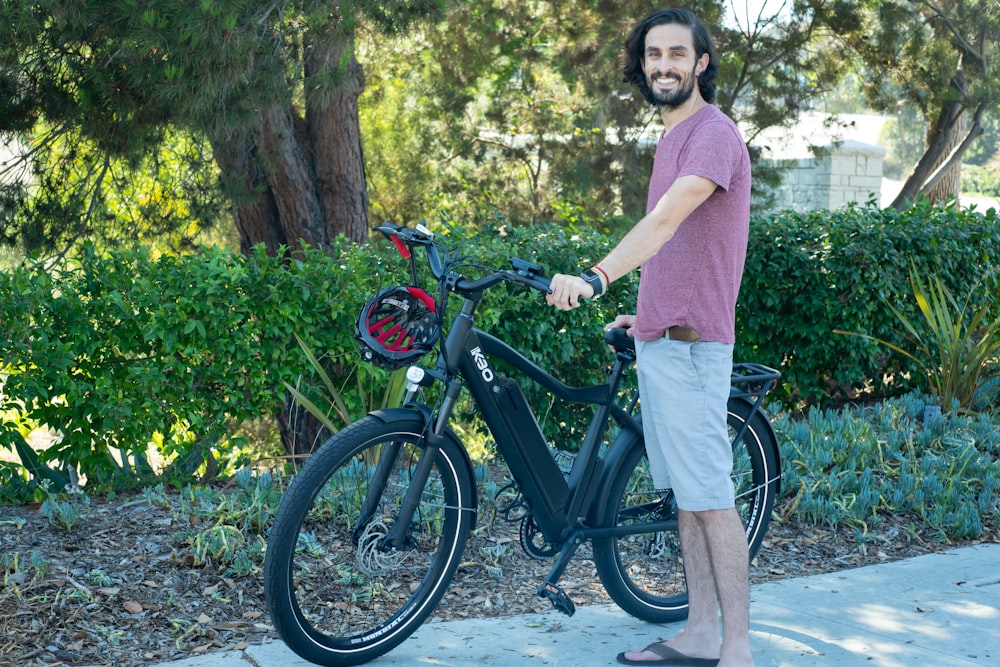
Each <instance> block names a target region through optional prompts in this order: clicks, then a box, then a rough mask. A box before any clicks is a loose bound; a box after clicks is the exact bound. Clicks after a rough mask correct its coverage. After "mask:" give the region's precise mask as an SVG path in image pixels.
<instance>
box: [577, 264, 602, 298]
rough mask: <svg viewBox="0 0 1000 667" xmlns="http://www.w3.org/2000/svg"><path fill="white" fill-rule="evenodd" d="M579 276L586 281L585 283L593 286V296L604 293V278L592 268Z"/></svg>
mask: <svg viewBox="0 0 1000 667" xmlns="http://www.w3.org/2000/svg"><path fill="white" fill-rule="evenodd" d="M580 277H581V278H583V279H584V280H585V281H587V284H588V285H590V286H591V287H593V288H594V296H593V298H595V299H596V298H597V297H599V296H601V295H602V294H604V279H603V278H602V277H601V276H600V275H599V274H598V273H597V271H594V270H593V269H587V270H586V271H584V272H583V273H581V274H580Z"/></svg>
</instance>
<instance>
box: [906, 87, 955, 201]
mask: <svg viewBox="0 0 1000 667" xmlns="http://www.w3.org/2000/svg"><path fill="white" fill-rule="evenodd" d="M951 86H952V88H954V89H955V92H956V93H957V99H955V100H954V101H952V102H949V103H948V104H946V105H945V106H944V107H943V108H942V109H941V112H940V113H939V114H938V116H937V118H935V119H934V121H933V122H932V123H931V126H930V128H929V129H928V131H927V149H926V150H925V151H924V154H923V155H922V156H920V161H919V162H917V166H916V167H915V168H914V169H913V173H912V174H910V176H909V178H907V179H906V182H905V183H903V187H902V189H901V190H900V192H899V194H898V195H897V196H896V199H895V201H893V202H892V207H893V208H895V209H903V208H906V207H907V206H909V205H910V204H911V203H912V202H913V200H915V199H916V198H917V196H919V195H921V194H923V195H926V196H927V197H928V198H930V199H931V201H943V200H944V199H945V198H947V196H948V194H953V195H955V196H957V195H958V189H959V185H960V181H961V178H962V170H961V159H960V158H961V154H959V155H958V156H957V158H959V159H955V158H956V156H955V155H953V154H954V153H955V151H956V150H958V151H959V152H960V153H964V151H965V149H966V147H967V146H968V140H966V141H963V140H962V138H963V133H964V128H965V127H967V126H968V117H967V115H966V113H965V106H964V102H963V100H964V98H965V93H966V88H967V86H966V82H965V74H964V73H963V72H962V70H959V71H958V72H956V73H955V76H953V77H952V80H951ZM946 165H947V166H946ZM942 166H946V170H945V172H944V173H939V170H940V168H941V167H942Z"/></svg>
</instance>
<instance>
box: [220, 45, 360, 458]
mask: <svg viewBox="0 0 1000 667" xmlns="http://www.w3.org/2000/svg"><path fill="white" fill-rule="evenodd" d="M306 51H307V54H306V62H305V68H304V69H305V72H304V73H305V90H306V103H305V113H304V117H303V114H302V113H301V112H300V111H299V110H298V109H296V107H295V106H294V105H292V104H291V102H288V103H286V104H282V103H280V102H279V103H277V104H276V105H275V106H273V107H270V108H268V109H263V110H261V114H260V117H259V120H258V123H257V125H256V126H255V127H253V128H250V129H248V130H247V133H246V134H245V135H241V136H227V137H225V138H215V140H214V141H213V146H214V149H215V156H216V161H217V162H218V164H219V167H220V169H221V170H222V172H223V179H224V182H225V183H226V185H227V190H228V191H229V193H230V195H231V196H232V198H233V202H234V211H233V217H234V220H235V223H236V227H237V229H238V230H239V234H240V250H241V252H243V253H244V254H247V253H249V252H250V250H251V248H253V247H254V246H256V245H258V244H264V246H265V248H266V249H267V252H268V254H271V255H276V254H278V252H279V251H280V250H281V249H282V248H283V247H284V248H287V249H289V250H292V251H294V250H295V249H296V248H300V247H302V245H303V244H308V245H309V246H312V247H315V248H320V249H323V250H329V249H330V248H331V247H332V245H333V243H334V240H335V239H336V237H337V236H338V235H340V234H343V235H344V236H346V237H347V238H349V239H351V240H352V241H355V242H358V243H361V242H364V241H366V240H367V239H368V192H367V187H366V183H365V170H364V159H363V154H362V150H361V129H360V123H359V116H358V97H359V95H360V94H361V92H362V90H363V88H364V76H363V73H362V71H361V65H360V64H359V63H358V62H357V60H356V59H355V58H354V56H353V43H352V41H351V40H350V38H349V37H340V38H336V39H331V38H330V37H329V33H327V35H326V37H325V39H323V40H319V39H315V40H312V39H308V40H307V45H306ZM292 344H294V343H292ZM278 423H279V430H280V432H281V442H282V445H283V447H284V449H285V451H286V452H287V453H289V454H305V453H309V452H311V451H312V450H313V449H314V448H315V447H316V446H317V445H319V444H321V441H322V440H323V439H324V438H325V436H324V434H323V433H322V432H323V431H324V430H325V429H323V428H322V427H321V425H320V424H319V422H318V421H317V420H316V419H315V418H314V417H313V416H312V415H311V414H310V413H309V412H308V411H306V410H305V409H303V408H301V407H299V406H298V405H296V404H295V402H294V401H293V400H291V399H290V398H289V397H286V400H285V401H284V404H283V405H282V407H281V410H280V414H279V416H278ZM326 435H328V434H326Z"/></svg>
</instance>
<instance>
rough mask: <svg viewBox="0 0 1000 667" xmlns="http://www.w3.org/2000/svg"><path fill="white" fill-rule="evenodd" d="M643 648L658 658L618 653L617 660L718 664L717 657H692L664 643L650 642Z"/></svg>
mask: <svg viewBox="0 0 1000 667" xmlns="http://www.w3.org/2000/svg"><path fill="white" fill-rule="evenodd" d="M643 650H644V651H649V652H650V653H655V654H656V655H658V656H660V659H659V660H630V659H629V658H626V657H625V653H619V654H618V662H620V663H621V664H623V665H676V667H715V666H716V665H718V664H719V661H718V659H714V660H713V659H709V658H692V657H691V656H688V655H684V654H683V653H681V652H680V651H678V650H676V649H672V648H670V647H669V646H667V645H666V644H660V643H656V644H650V645H649V646H647V647H646V648H644V649H643ZM626 653H627V651H626Z"/></svg>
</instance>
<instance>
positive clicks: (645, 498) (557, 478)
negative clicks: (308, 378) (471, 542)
mask: <svg viewBox="0 0 1000 667" xmlns="http://www.w3.org/2000/svg"><path fill="white" fill-rule="evenodd" d="M376 229H377V230H378V231H380V232H382V233H383V234H384V235H385V236H386V237H388V238H389V239H390V240H392V241H393V243H394V244H395V245H396V247H397V249H398V250H399V251H400V253H401V254H402V255H403V256H404V257H406V258H409V259H410V261H411V267H410V268H411V270H412V273H413V282H414V283H416V282H417V270H416V268H417V267H416V264H414V263H413V262H414V261H415V260H414V257H413V254H412V252H413V250H415V249H423V250H424V251H425V252H426V255H427V258H428V260H429V264H430V269H431V273H432V274H433V276H434V278H435V279H436V280H437V281H438V283H439V290H438V296H437V297H434V296H432V295H431V294H430V293H428V292H426V291H424V290H422V289H420V288H417V287H414V286H406V287H391V288H387V289H384V290H381V291H380V292H379V293H378V294H377V295H376V296H375V297H374V298H373V299H370V300H369V301H368V303H366V305H365V307H364V309H363V311H362V313H361V315H360V317H359V323H358V335H359V339H360V341H361V346H362V350H363V353H364V356H365V357H366V358H367V359H369V360H370V361H373V362H376V363H380V364H381V365H384V366H387V367H390V368H401V367H403V366H409V369H408V371H407V379H408V381H409V386H408V394H407V398H406V400H405V402H404V405H403V407H400V408H393V409H386V410H378V411H375V412H373V413H371V414H369V415H368V416H366V417H364V418H363V419H361V420H359V421H357V422H355V423H353V424H351V425H350V426H348V427H346V428H344V429H343V430H341V431H339V432H338V433H337V434H335V435H334V436H333V437H331V438H330V439H329V440H328V441H327V442H326V443H325V444H324V445H323V446H322V447H320V448H319V449H318V450H317V452H316V453H315V454H314V455H313V456H312V457H311V458H310V459H309V460H308V461H307V462H306V463H305V465H304V466H303V467H302V469H301V471H300V472H299V473H298V474H297V475H296V476H295V478H294V479H293V480H292V483H291V484H290V486H289V488H288V491H287V492H286V494H285V496H284V498H283V500H282V502H281V506H280V508H279V510H278V512H277V515H276V517H275V521H274V526H273V528H272V529H271V533H270V536H269V539H268V545H267V556H266V560H265V564H264V583H265V593H266V597H267V602H268V608H269V610H270V615H271V619H272V621H273V623H274V625H275V627H276V628H277V630H278V632H279V633H280V635H281V637H282V639H284V641H285V642H286V643H287V645H288V646H289V647H290V648H291V649H292V650H293V651H295V653H297V654H298V655H299V656H301V657H302V658H304V659H306V660H308V661H310V662H313V663H316V664H320V665H355V664H360V663H364V662H367V661H369V660H372V659H374V658H376V657H378V656H380V655H382V654H384V653H386V652H388V651H389V650H391V649H392V648H394V647H395V646H397V645H398V644H400V643H401V642H402V641H404V640H405V639H406V638H407V637H408V636H409V635H410V634H411V633H413V632H414V631H415V630H416V629H417V628H418V627H419V626H420V625H421V624H422V623H423V622H424V620H426V619H427V617H428V616H429V615H430V614H431V612H432V611H433V610H434V608H435V606H436V605H437V604H438V602H439V601H440V600H441V597H442V596H443V595H444V593H445V591H446V589H447V587H448V585H449V583H450V582H451V579H452V577H453V575H454V574H455V571H456V568H458V566H459V563H460V561H461V558H462V553H463V550H464V548H465V543H466V539H467V537H468V535H469V531H470V530H471V529H472V528H473V526H474V525H475V523H476V513H477V497H476V496H477V491H476V485H475V476H474V471H473V464H472V461H471V460H470V458H469V455H468V453H467V452H466V450H465V448H464V446H463V444H462V442H461V441H460V439H459V438H458V437H457V436H456V434H455V432H454V431H453V430H452V429H451V428H449V420H450V419H451V417H452V413H453V409H454V407H455V405H456V401H457V400H458V398H459V395H460V394H461V392H462V391H463V390H468V392H469V394H470V395H471V398H472V400H473V402H474V403H475V405H476V407H477V408H478V410H479V412H480V414H481V415H482V418H483V420H484V421H485V423H486V425H487V427H488V428H489V431H490V433H491V434H492V436H493V439H494V440H495V442H496V448H497V451H498V452H499V454H500V456H501V457H502V459H503V461H504V462H505V463H506V465H507V466H508V468H509V470H510V474H511V477H512V478H513V480H514V488H515V490H516V492H517V494H518V495H517V500H516V501H510V502H508V503H507V507H506V508H505V509H504V510H503V511H505V512H507V514H508V515H509V514H510V513H511V512H512V511H513V512H515V513H517V514H518V515H520V522H521V526H520V530H521V538H522V545H523V547H524V548H525V550H526V551H528V553H530V554H531V555H532V556H535V557H548V558H553V559H554V564H553V566H552V568H551V570H550V571H549V574H548V576H547V577H546V579H545V581H544V582H542V583H541V585H540V586H539V589H538V594H539V595H540V596H542V597H545V598H548V599H549V600H551V601H552V603H553V604H554V605H555V607H556V608H558V609H559V610H561V611H563V612H565V613H567V614H570V615H572V613H573V612H574V606H573V602H572V601H571V600H570V598H569V596H568V595H567V594H566V593H565V592H564V591H563V590H562V589H561V588H560V587H559V585H558V582H559V578H560V576H561V575H562V574H563V572H564V570H565V569H566V567H567V566H568V565H569V563H570V561H571V559H572V558H573V556H574V554H575V553H576V552H577V550H578V548H579V547H580V546H581V545H582V544H584V543H589V544H590V545H591V549H592V552H593V560H594V565H595V567H596V570H597V573H598V576H599V578H600V580H601V582H602V584H603V585H604V588H605V589H606V591H607V593H608V595H609V596H610V597H611V598H612V599H613V600H614V601H615V603H616V604H618V605H619V606H620V607H621V608H622V609H623V610H624V611H626V612H627V613H629V614H631V615H633V616H636V617H638V618H640V619H643V620H645V621H651V622H655V623H664V622H670V621H675V620H680V619H682V618H684V617H685V616H686V614H687V585H686V582H685V579H684V567H683V565H684V564H683V561H682V558H681V551H680V545H679V540H678V534H677V507H676V503H675V501H674V498H673V494H672V493H671V492H670V491H669V490H667V491H663V490H657V489H655V488H654V487H653V483H652V479H651V478H650V476H649V474H648V472H647V461H646V452H645V446H644V443H643V436H642V420H641V416H640V412H639V411H637V410H636V408H637V407H638V396H637V395H635V392H633V395H632V396H630V397H626V398H620V395H621V394H623V393H624V392H623V391H622V390H621V384H622V378H623V374H624V373H625V371H626V370H627V369H628V368H629V367H630V366H632V365H633V364H634V361H635V350H634V346H633V341H632V339H631V338H630V337H629V336H628V335H626V333H625V331H624V330H621V329H619V330H613V331H610V332H608V333H607V334H606V335H605V337H604V340H605V342H607V343H608V344H609V345H610V346H611V347H613V348H614V350H615V360H614V364H613V367H612V368H611V371H610V373H609V376H608V380H607V382H606V383H605V384H601V385H598V386H593V387H570V386H567V385H565V384H563V383H562V382H560V381H559V380H557V379H556V378H554V377H553V376H552V375H550V374H549V373H547V372H546V371H544V370H543V369H541V368H540V367H538V366H537V365H535V364H534V363H532V362H531V361H529V360H528V359H527V358H526V357H525V356H524V355H522V354H521V353H519V352H517V351H516V350H514V349H513V348H512V347H510V346H509V345H507V344H506V343H504V342H503V341H501V340H499V339H497V338H495V337H494V336H491V335H490V334H488V333H486V332H484V331H481V330H479V329H477V328H475V315H476V307H477V305H478V304H479V302H480V300H481V298H482V296H483V294H484V292H485V291H486V290H488V289H490V288H492V287H494V286H496V285H499V284H500V283H505V282H507V283H513V284H515V285H521V286H524V287H528V288H532V289H535V290H539V291H542V292H546V291H547V290H548V280H547V279H546V278H545V277H543V275H542V272H541V269H540V268H539V267H538V266H535V265H533V264H531V263H529V262H526V261H523V260H519V259H512V260H511V267H512V268H510V269H501V270H490V271H489V272H488V273H487V275H484V276H483V277H480V278H478V279H468V278H466V277H465V276H463V275H462V274H461V273H459V271H458V269H459V268H461V266H462V262H461V259H460V258H458V257H457V256H456V255H455V254H454V253H450V252H449V251H448V249H447V248H445V247H444V246H442V245H439V244H438V243H437V242H436V241H435V240H434V237H433V235H432V234H431V233H430V232H428V231H427V230H426V229H424V228H422V227H417V228H415V229H413V228H407V227H400V226H396V225H391V224H383V225H381V226H379V227H377V228H376ZM450 294H455V295H459V296H460V297H461V298H462V305H461V308H460V309H459V310H458V312H457V313H456V314H455V315H454V317H453V319H452V321H451V325H450V328H448V329H447V332H446V335H444V336H442V325H443V322H444V314H445V312H444V311H445V309H446V302H447V297H448V295H450ZM434 350H436V351H437V355H436V363H435V364H434V365H429V364H428V365H425V366H420V365H416V364H417V362H418V361H419V360H420V358H421V357H423V356H425V355H426V354H428V353H429V352H431V351H434ZM497 360H502V361H503V362H506V366H504V367H505V368H508V367H509V368H512V369H514V370H516V371H517V374H518V377H521V376H522V375H523V376H524V377H527V378H529V379H530V380H532V381H534V382H537V383H539V384H540V385H541V386H542V387H543V388H544V389H546V390H547V391H548V392H550V393H551V394H553V395H554V396H556V397H558V399H560V400H564V401H570V402H575V403H580V404H590V405H592V406H594V415H593V418H592V421H591V423H590V427H589V429H588V432H587V434H586V437H585V439H584V441H583V443H582V444H581V445H580V447H579V451H578V453H577V455H576V457H575V459H573V463H572V467H571V468H570V469H569V471H568V473H564V472H563V471H562V470H560V467H559V465H558V464H557V461H556V453H555V452H554V451H553V450H552V449H550V448H549V445H548V444H547V443H546V440H545V437H544V436H543V434H542V430H541V428H540V427H539V425H538V422H537V420H536V418H535V416H534V413H533V411H532V408H531V406H530V405H529V404H528V402H527V400H526V398H525V395H524V393H523V391H522V389H521V387H520V385H519V384H518V382H516V381H515V380H514V379H512V378H510V377H506V376H504V375H502V374H501V373H500V372H499V370H498V367H499V366H500V364H498V363H497ZM779 377H780V374H779V373H778V372H777V371H775V370H773V369H770V368H767V367H765V366H761V365H758V364H736V365H734V367H733V378H732V379H733V389H732V392H731V396H730V399H729V417H728V420H729V426H730V430H731V435H732V439H733V451H734V468H733V481H734V483H735V486H736V498H737V507H738V510H739V512H740V515H741V516H742V518H743V521H744V524H745V526H746V534H747V540H748V542H749V546H750V554H751V557H753V554H754V553H756V551H757V549H758V547H759V546H760V544H761V541H762V540H763V538H764V533H765V532H766V530H767V526H768V522H769V520H770V516H771V510H772V507H773V505H774V500H775V497H776V496H777V494H778V491H779V485H780V478H781V473H780V460H779V451H778V444H777V440H776V438H775V435H774V431H773V430H772V429H771V426H770V423H769V422H768V419H767V416H766V415H765V413H764V412H763V411H762V410H761V403H762V401H763V399H764V395H765V394H766V393H767V391H769V390H770V389H771V388H773V387H774V386H775V384H776V382H777V380H778V378H779ZM431 387H434V388H435V390H433V391H431V390H430V388H431ZM426 394H433V395H434V396H435V398H434V400H433V401H426V400H424V396H425V395H426ZM609 439H610V443H607V444H606V440H609ZM605 444H606V447H605V446H603V445H605Z"/></svg>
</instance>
